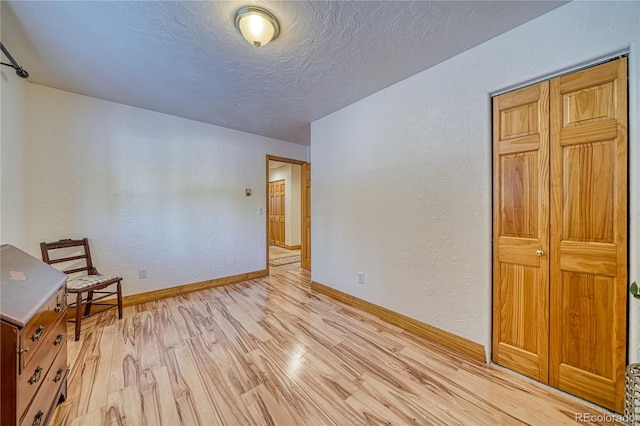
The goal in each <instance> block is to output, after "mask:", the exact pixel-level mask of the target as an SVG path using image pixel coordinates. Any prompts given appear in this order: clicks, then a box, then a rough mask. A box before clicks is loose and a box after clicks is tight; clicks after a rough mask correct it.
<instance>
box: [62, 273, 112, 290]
mask: <svg viewBox="0 0 640 426" xmlns="http://www.w3.org/2000/svg"><path fill="white" fill-rule="evenodd" d="M118 279H121V278H120V277H116V276H110V275H84V276H82V277H75V278H71V279H69V280H68V281H67V290H73V291H79V290H84V289H86V288H88V287H92V286H94V285H98V284H102V283H106V282H108V281H114V280H118Z"/></svg>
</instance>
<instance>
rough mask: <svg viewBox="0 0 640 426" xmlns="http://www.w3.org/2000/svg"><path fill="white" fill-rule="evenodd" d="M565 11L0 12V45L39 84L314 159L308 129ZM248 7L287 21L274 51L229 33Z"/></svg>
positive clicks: (135, 5) (76, 7)
mask: <svg viewBox="0 0 640 426" xmlns="http://www.w3.org/2000/svg"><path fill="white" fill-rule="evenodd" d="M563 3H564V2H544V1H505V2H503V1H488V2H485V1H470V2H464V1H440V2H431V1H332V2H324V1H273V2H271V1H269V2H262V1H261V2H253V1H252V2H236V1H207V2H191V1H176V2H174V1H171V2H170V1H131V2H128V1H126V2H125V1H123V2H120V1H105V2H102V1H69V2H63V1H44V2H43V1H11V2H7V1H2V27H1V32H2V34H1V36H2V39H1V40H2V42H3V43H4V44H5V46H6V47H7V48H8V49H9V51H10V52H11V53H12V55H13V56H14V57H15V58H16V60H17V61H18V63H19V64H20V65H22V66H23V67H24V68H25V69H26V70H27V71H28V72H29V73H30V75H31V77H30V81H31V82H34V83H38V84H42V85H45V86H51V87H55V88H59V89H63V90H67V91H71V92H75V93H80V94H83V95H88V96H93V97H97V98H101V99H107V100H110V101H114V102H119V103H123V104H127V105H133V106H136V107H141V108H146V109H150V110H154V111H159V112H164V113H167V114H172V115H176V116H180V117H186V118H190V119H193V120H198V121H203V122H206V123H212V124H217V125H220V126H224V127H228V128H232V129H238V130H243V131H246V132H250V133H255V134H259V135H264V136H269V137H272V138H276V139H281V140H285V141H290V142H294V143H299V144H303V145H308V144H309V139H310V135H309V129H310V122H312V121H314V120H316V119H318V118H320V117H323V116H325V115H327V114H329V113H331V112H334V111H337V110H339V109H340V108H342V107H344V106H346V105H349V104H350V103H353V102H354V101H357V100H359V99H362V98H363V97H366V96H368V95H370V94H372V93H374V92H376V91H378V90H380V89H382V88H384V87H387V86H389V85H391V84H393V83H395V82H397V81H400V80H402V79H404V78H406V77H408V76H410V75H412V74H415V73H417V72H420V71H422V70H424V69H426V68H429V67H430V66H433V65H435V64H437V63H439V62H442V61H444V60H446V59H448V58H450V57H452V56H455V55H456V54H458V53H460V52H462V51H464V50H467V49H469V48H471V47H473V46H475V45H478V44H480V43H482V42H484V41H486V40H488V39H490V38H492V37H495V36H496V35H499V34H501V33H503V32H506V31H508V30H509V29H511V28H514V27H516V26H518V25H520V24H522V23H524V22H527V21H529V20H531V19H533V18H535V17H537V16H540V15H542V14H544V13H546V12H548V11H550V10H552V9H554V8H556V7H558V6H560V5H562V4H563ZM247 4H249V5H261V6H263V7H266V8H267V9H269V10H270V11H271V12H272V13H273V14H275V15H276V16H277V18H278V19H279V21H280V25H281V33H280V36H279V37H278V38H277V39H276V40H274V41H273V42H271V43H270V44H269V45H267V46H264V47H261V48H255V47H253V46H251V45H249V44H248V43H247V42H246V41H245V40H244V39H243V38H242V36H241V35H240V34H239V33H238V32H237V30H236V29H235V27H234V22H233V17H234V13H235V11H236V10H237V9H238V8H240V7H241V6H244V5H247ZM3 60H4V58H3Z"/></svg>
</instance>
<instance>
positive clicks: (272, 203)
mask: <svg viewBox="0 0 640 426" xmlns="http://www.w3.org/2000/svg"><path fill="white" fill-rule="evenodd" d="M284 200H285V181H284V180H277V181H274V182H269V232H268V234H269V244H271V245H276V246H279V247H284V246H285V223H286V222H285V207H284V205H285V202H284Z"/></svg>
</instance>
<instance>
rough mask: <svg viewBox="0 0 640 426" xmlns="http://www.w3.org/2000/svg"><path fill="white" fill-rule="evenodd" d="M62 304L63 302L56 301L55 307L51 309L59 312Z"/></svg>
mask: <svg viewBox="0 0 640 426" xmlns="http://www.w3.org/2000/svg"><path fill="white" fill-rule="evenodd" d="M63 306H64V303H62V302H58V303H57V304H56V307H55V308H53V310H54V311H56V312H60V311H61V310H62V307H63Z"/></svg>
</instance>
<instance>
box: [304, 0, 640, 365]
mask: <svg viewBox="0 0 640 426" xmlns="http://www.w3.org/2000/svg"><path fill="white" fill-rule="evenodd" d="M639 28H640V3H639V2H603V3H600V2H584V3H583V2H572V3H570V4H568V5H566V6H563V7H561V8H559V9H557V10H555V11H552V12H551V13H549V14H547V15H544V16H542V17H540V18H538V19H536V20H534V21H531V22H529V23H527V24H525V25H523V26H521V27H519V28H516V29H514V30H512V31H510V32H508V33H506V34H504V35H502V36H500V37H497V38H495V39H492V40H490V41H488V42H486V43H484V44H482V45H480V46H478V47H476V48H473V49H471V50H469V51H467V52H465V53H462V54H460V55H458V56H456V57H454V58H452V59H450V60H448V61H446V62H444V63H442V64H439V65H437V66H435V67H433V68H431V69H429V70H426V71H424V72H422V73H420V74H417V75H415V76H413V77H411V78H409V79H406V80H404V81H402V82H400V83H398V84H395V85H393V86H391V87H389V88H387V89H385V90H382V91H380V92H378V93H376V94H374V95H372V96H369V97H368V98H365V99H363V100H361V101H359V102H356V103H355V104H352V105H350V106H348V107H346V108H344V109H342V110H340V111H338V112H336V113H334V114H331V115H329V116H327V117H325V118H322V119H320V120H318V121H316V122H314V123H312V126H311V141H312V142H311V160H312V164H313V167H312V179H311V181H312V228H311V229H312V230H313V237H312V251H311V252H312V253H313V270H312V278H313V280H315V281H318V282H320V283H322V284H325V285H329V286H331V287H335V288H337V289H339V290H341V291H343V292H346V293H349V294H352V295H355V296H357V297H359V298H362V299H365V300H368V301H370V302H373V303H376V304H379V305H382V306H384V307H386V308H389V309H392V310H394V311H397V312H400V313H402V314H405V315H408V316H410V317H413V318H416V319H418V320H420V321H423V322H426V323H428V324H431V325H434V326H436V327H439V328H442V329H444V330H447V331H450V332H452V333H455V334H457V335H459V336H463V337H465V338H467V339H470V340H472V341H474V342H477V343H480V344H482V345H484V346H485V349H486V350H487V351H490V348H491V288H492V287H491V109H490V105H491V93H495V92H496V91H499V90H502V89H505V88H509V87H511V86H514V85H518V84H522V83H525V82H527V81H530V80H533V79H537V78H541V77H544V76H548V75H550V74H553V73H557V72H559V71H562V70H564V69H567V68H570V67H573V66H577V65H580V64H582V63H586V62H589V61H592V60H594V59H595V58H599V57H606V56H608V55H611V54H612V53H614V52H618V51H622V50H624V49H628V48H630V49H631V58H632V60H631V62H630V79H629V83H630V90H629V93H630V107H631V109H630V114H629V117H630V151H629V152H630V161H631V162H630V170H631V186H630V188H631V190H630V194H631V234H630V235H631V251H630V265H631V275H630V276H631V278H632V279H638V278H640V277H639V273H640V271H639V265H638V258H639V253H640V251H639V246H640V236H639V233H638V230H639V229H640V208H639V207H638V203H639V194H640V181H639V177H638V175H639V170H640V139H639V138H640V135H639V131H638V130H639V125H640V124H639V120H638V113H639V112H640V111H639V108H638V102H639V98H640V92H639V90H640V87H638V82H639V81H640V69H639V68H640V67H639V62H638V59H637V56H638V55H640V50H639V49H638V43H639V41H640V30H639ZM416 54H419V52H416ZM425 54H428V52H425ZM359 271H361V272H364V274H365V285H364V286H362V285H358V284H357V277H358V275H357V274H358V272H359ZM633 304H634V306H633V309H632V312H633V313H632V319H631V323H632V332H631V333H632V334H631V336H632V340H633V341H634V342H633V343H632V348H637V339H636V336H637V333H638V331H637V329H635V330H634V328H635V327H636V323H637V321H638V320H637V302H635V301H634V302H633ZM634 351H635V352H634ZM635 357H637V350H635V349H634V350H633V351H632V353H631V358H632V359H633V358H635Z"/></svg>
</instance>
